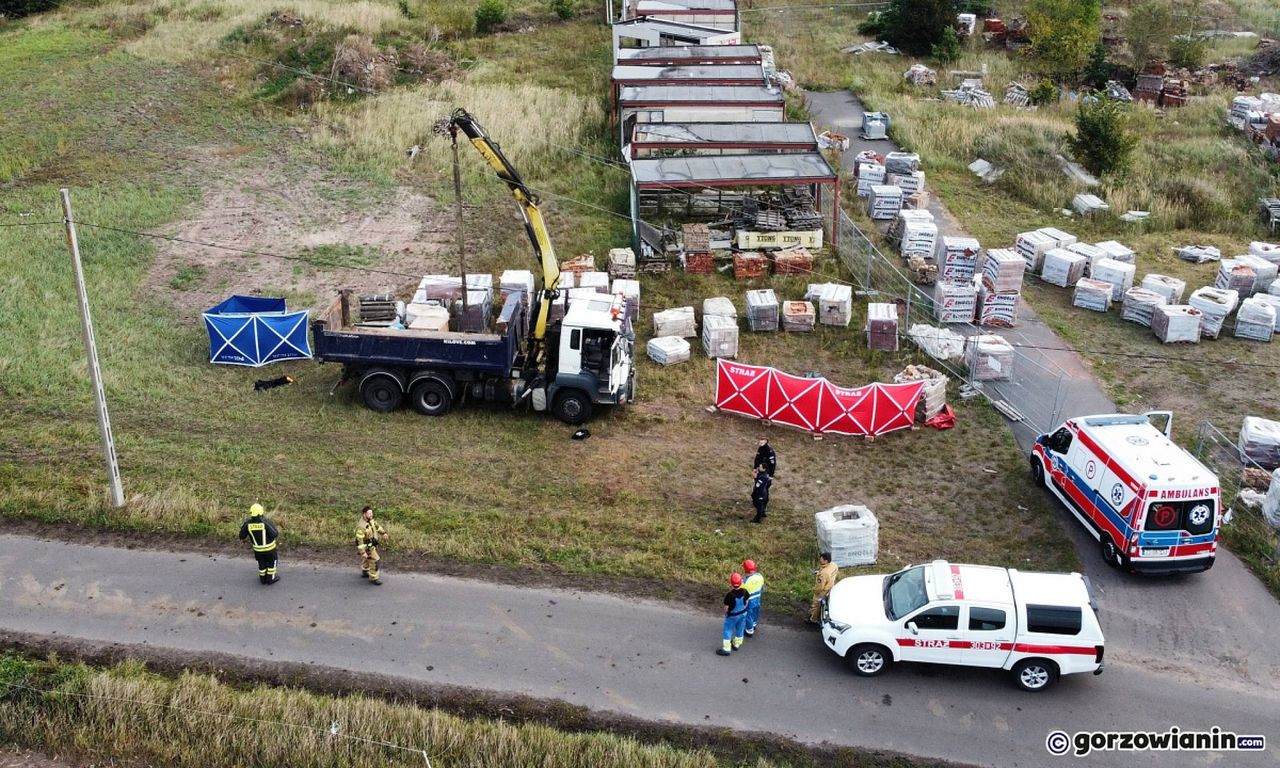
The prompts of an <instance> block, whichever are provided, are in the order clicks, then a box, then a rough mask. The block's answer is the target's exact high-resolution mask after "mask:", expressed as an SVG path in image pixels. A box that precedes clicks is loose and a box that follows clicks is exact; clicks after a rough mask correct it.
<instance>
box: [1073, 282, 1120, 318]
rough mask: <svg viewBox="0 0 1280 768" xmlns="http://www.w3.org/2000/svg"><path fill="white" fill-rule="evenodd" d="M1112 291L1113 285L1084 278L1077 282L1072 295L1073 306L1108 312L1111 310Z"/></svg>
mask: <svg viewBox="0 0 1280 768" xmlns="http://www.w3.org/2000/svg"><path fill="white" fill-rule="evenodd" d="M1111 291H1112V286H1111V283H1106V282H1103V281H1101V280H1094V279H1093V278H1091V277H1082V278H1080V279H1079V280H1078V281H1076V289H1075V292H1073V293H1072V294H1071V306H1073V307H1080V308H1081V309H1089V310H1092V311H1094V312H1106V311H1108V310H1110V309H1111Z"/></svg>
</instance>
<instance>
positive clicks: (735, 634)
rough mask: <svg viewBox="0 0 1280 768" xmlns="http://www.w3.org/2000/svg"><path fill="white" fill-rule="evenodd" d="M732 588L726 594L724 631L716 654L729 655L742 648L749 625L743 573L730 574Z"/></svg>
mask: <svg viewBox="0 0 1280 768" xmlns="http://www.w3.org/2000/svg"><path fill="white" fill-rule="evenodd" d="M729 586H730V587H731V589H730V590H729V591H728V592H727V593H725V596H724V633H723V635H722V638H721V639H722V644H721V646H720V648H719V650H717V651H716V654H718V655H720V656H728V655H729V653H730V652H731V651H736V650H738V649H740V648H742V633H743V632H744V631H745V630H746V626H747V599H748V598H747V590H745V589H743V588H742V574H740V573H736V572H735V573H732V574H730V575H729Z"/></svg>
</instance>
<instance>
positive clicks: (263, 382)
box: [253, 376, 293, 392]
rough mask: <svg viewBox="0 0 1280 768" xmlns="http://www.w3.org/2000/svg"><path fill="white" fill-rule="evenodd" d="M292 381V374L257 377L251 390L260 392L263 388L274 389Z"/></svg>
mask: <svg viewBox="0 0 1280 768" xmlns="http://www.w3.org/2000/svg"><path fill="white" fill-rule="evenodd" d="M292 383H293V377H292V376H278V377H276V378H274V379H258V380H257V381H256V382H254V384H253V391H254V392H261V391H262V390H264V389H275V388H276V387H283V386H284V385H286V384H292Z"/></svg>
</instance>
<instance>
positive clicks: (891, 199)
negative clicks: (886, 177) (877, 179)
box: [867, 184, 902, 221]
mask: <svg viewBox="0 0 1280 768" xmlns="http://www.w3.org/2000/svg"><path fill="white" fill-rule="evenodd" d="M901 210H902V190H901V189H898V188H897V187H891V186H889V185H888V184H873V185H871V188H870V191H869V192H868V194H867V215H868V216H870V217H871V218H872V219H874V220H876V221H889V220H891V219H894V218H897V216H898V211H901Z"/></svg>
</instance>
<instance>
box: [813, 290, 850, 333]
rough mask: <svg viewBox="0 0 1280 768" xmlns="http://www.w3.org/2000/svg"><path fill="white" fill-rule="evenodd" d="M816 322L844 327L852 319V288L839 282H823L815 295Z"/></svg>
mask: <svg viewBox="0 0 1280 768" xmlns="http://www.w3.org/2000/svg"><path fill="white" fill-rule="evenodd" d="M815 298H816V300H817V302H818V322H820V323H822V324H823V325H835V326H839V327H841V328H846V327H848V325H849V321H850V320H852V319H853V288H852V287H850V286H848V285H841V284H839V283H823V285H822V287H821V289H819V291H818V294H817V296H816V297H815Z"/></svg>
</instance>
